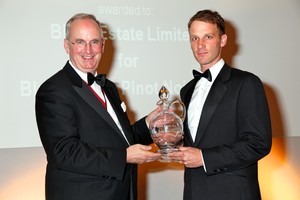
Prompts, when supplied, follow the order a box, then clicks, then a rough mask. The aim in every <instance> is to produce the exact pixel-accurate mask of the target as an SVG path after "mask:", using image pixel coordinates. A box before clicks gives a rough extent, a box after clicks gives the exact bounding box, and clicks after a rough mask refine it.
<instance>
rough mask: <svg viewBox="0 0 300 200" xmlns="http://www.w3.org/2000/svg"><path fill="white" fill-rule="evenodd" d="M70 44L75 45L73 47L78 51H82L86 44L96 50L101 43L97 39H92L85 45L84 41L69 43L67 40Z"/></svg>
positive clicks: (78, 40)
mask: <svg viewBox="0 0 300 200" xmlns="http://www.w3.org/2000/svg"><path fill="white" fill-rule="evenodd" d="M68 41H69V42H70V43H71V44H73V45H75V47H77V48H79V49H84V48H86V46H87V44H88V45H89V46H90V47H92V48H94V49H96V48H99V47H100V46H101V44H102V42H101V41H100V40H98V39H94V40H91V41H90V42H89V43H87V42H86V41H85V40H82V39H77V40H75V42H71V41H70V40H68Z"/></svg>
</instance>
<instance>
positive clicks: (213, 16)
mask: <svg viewBox="0 0 300 200" xmlns="http://www.w3.org/2000/svg"><path fill="white" fill-rule="evenodd" d="M193 21H203V22H208V23H211V24H216V25H217V27H218V29H219V34H220V35H223V34H225V21H224V19H223V18H222V17H221V15H220V14H219V13H218V12H216V11H212V10H200V11H198V12H197V13H196V14H195V15H194V16H193V17H192V18H191V19H190V21H189V23H188V29H190V27H191V24H192V22H193Z"/></svg>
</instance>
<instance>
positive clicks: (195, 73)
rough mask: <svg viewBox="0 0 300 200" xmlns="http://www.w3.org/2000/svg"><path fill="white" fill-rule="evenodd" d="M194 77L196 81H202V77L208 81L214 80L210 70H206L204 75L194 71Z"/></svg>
mask: <svg viewBox="0 0 300 200" xmlns="http://www.w3.org/2000/svg"><path fill="white" fill-rule="evenodd" d="M193 75H194V78H195V79H196V80H200V78H202V77H204V78H206V79H207V80H208V81H211V80H212V78H211V73H210V71H209V69H207V70H205V72H204V73H203V74H202V73H201V72H198V71H197V70H193Z"/></svg>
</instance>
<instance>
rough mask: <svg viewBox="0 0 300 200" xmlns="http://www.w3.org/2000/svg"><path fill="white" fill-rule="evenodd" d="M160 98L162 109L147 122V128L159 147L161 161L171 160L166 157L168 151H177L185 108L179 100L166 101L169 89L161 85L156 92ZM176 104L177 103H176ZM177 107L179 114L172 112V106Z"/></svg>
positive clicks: (181, 137) (181, 138) (182, 134)
mask: <svg viewBox="0 0 300 200" xmlns="http://www.w3.org/2000/svg"><path fill="white" fill-rule="evenodd" d="M158 96H159V98H160V100H159V101H158V102H157V105H158V106H161V107H162V110H161V111H160V112H159V113H157V114H156V115H155V116H154V117H153V118H152V119H151V120H150V124H149V130H150V134H151V137H152V139H153V142H154V143H155V145H156V146H157V147H158V148H159V150H158V152H160V153H161V155H162V156H161V159H160V161H161V162H172V161H173V160H172V159H170V158H169V157H168V153H170V152H173V151H179V149H178V148H179V147H180V146H181V145H182V143H183V137H184V133H183V120H184V118H185V115H186V108H185V106H184V104H183V102H181V101H180V100H178V99H177V100H173V101H168V99H169V96H170V94H169V91H168V89H167V88H166V87H164V86H162V88H161V89H160V91H159V94H158ZM176 104H177V105H176ZM176 106H177V108H178V107H179V110H180V111H181V114H180V116H179V115H177V114H176V113H175V112H173V108H176Z"/></svg>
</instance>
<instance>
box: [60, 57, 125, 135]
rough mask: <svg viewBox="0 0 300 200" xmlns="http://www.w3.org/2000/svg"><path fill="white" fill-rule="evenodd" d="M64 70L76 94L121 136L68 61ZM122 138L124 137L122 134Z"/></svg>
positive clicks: (105, 111) (112, 121) (110, 118)
mask: <svg viewBox="0 0 300 200" xmlns="http://www.w3.org/2000/svg"><path fill="white" fill-rule="evenodd" d="M64 71H65V72H66V74H67V75H68V77H69V78H70V80H71V82H72V84H73V86H72V87H73V89H74V90H75V91H76V92H77V94H78V95H79V96H81V97H82V99H83V100H84V101H85V102H86V103H87V104H88V105H90V106H91V107H92V108H93V109H94V110H95V111H96V112H97V113H98V114H99V115H100V117H101V118H103V119H104V121H106V123H107V124H109V125H110V126H111V127H112V128H113V129H114V130H115V131H116V132H117V133H119V134H120V135H121V136H122V133H121V131H120V130H119V128H118V126H117V125H116V123H115V122H114V120H113V119H112V117H111V116H110V114H109V113H108V112H107V110H106V109H105V108H104V107H103V105H102V104H101V102H100V101H99V100H98V98H97V97H96V96H95V95H94V93H93V92H92V91H91V90H90V88H89V86H88V85H87V84H86V83H85V82H84V81H83V80H82V79H81V78H80V76H79V75H78V74H77V73H76V72H75V71H74V69H73V68H72V67H71V65H70V64H69V63H68V62H67V64H66V65H65V67H64ZM111 99H112V98H111ZM111 99H110V100H111ZM122 138H124V137H123V136H122Z"/></svg>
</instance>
